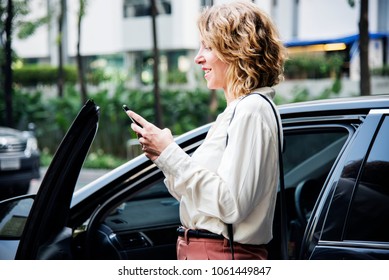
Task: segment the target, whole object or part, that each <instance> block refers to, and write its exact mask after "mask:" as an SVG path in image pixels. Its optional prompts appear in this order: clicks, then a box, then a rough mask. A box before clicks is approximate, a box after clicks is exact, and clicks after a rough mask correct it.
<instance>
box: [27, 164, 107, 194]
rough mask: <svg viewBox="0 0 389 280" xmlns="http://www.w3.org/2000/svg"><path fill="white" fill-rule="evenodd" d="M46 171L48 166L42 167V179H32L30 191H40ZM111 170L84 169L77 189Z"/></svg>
mask: <svg viewBox="0 0 389 280" xmlns="http://www.w3.org/2000/svg"><path fill="white" fill-rule="evenodd" d="M46 171H47V167H41V169H40V172H41V177H40V179H34V180H31V185H30V190H29V192H28V193H36V192H37V191H38V189H39V186H40V185H41V182H42V180H43V177H44V176H45V174H46ZM109 171H110V170H106V169H82V170H81V173H80V176H79V178H78V181H77V184H76V190H77V189H79V188H82V187H83V186H85V185H87V184H88V183H90V182H92V181H93V180H95V179H97V178H99V177H101V176H102V175H104V174H105V173H107V172H109Z"/></svg>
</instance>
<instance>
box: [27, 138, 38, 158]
mask: <svg viewBox="0 0 389 280" xmlns="http://www.w3.org/2000/svg"><path fill="white" fill-rule="evenodd" d="M24 153H25V155H26V156H31V155H32V154H34V153H38V141H37V139H36V138H35V137H30V138H28V139H27V146H26V150H25V151H24Z"/></svg>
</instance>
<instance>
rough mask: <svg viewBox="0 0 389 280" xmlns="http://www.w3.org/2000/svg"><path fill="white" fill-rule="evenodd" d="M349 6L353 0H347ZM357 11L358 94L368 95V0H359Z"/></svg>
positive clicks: (369, 90) (369, 85)
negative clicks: (358, 9) (359, 4)
mask: <svg viewBox="0 0 389 280" xmlns="http://www.w3.org/2000/svg"><path fill="white" fill-rule="evenodd" d="M348 2H349V4H350V6H351V7H354V6H355V0H348ZM360 3H361V7H360V13H359V24H358V27H359V58H360V76H361V77H360V85H359V87H360V92H361V93H360V94H361V95H370V94H371V93H370V92H371V89H370V88H371V83H370V69H369V0H361V1H360Z"/></svg>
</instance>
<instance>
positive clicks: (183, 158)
mask: <svg viewBox="0 0 389 280" xmlns="http://www.w3.org/2000/svg"><path fill="white" fill-rule="evenodd" d="M246 103H247V102H246ZM239 106H241V105H240V104H239ZM249 107H250V105H249ZM261 107H264V108H266V110H271V108H270V109H267V106H261ZM247 109H250V108H245V106H244V105H243V104H242V106H241V107H240V108H239V110H237V111H236V114H235V116H234V118H233V120H232V122H231V123H230V125H229V127H228V130H227V133H228V136H229V139H228V144H227V146H226V149H225V152H224V153H223V156H222V159H221V162H220V165H219V168H218V170H217V172H211V171H210V170H207V169H206V168H203V167H202V166H201V165H200V164H198V163H196V162H195V161H194V160H193V159H192V158H191V157H190V156H189V155H188V154H186V153H185V152H184V151H183V150H182V149H181V148H180V147H179V146H178V145H177V144H176V143H172V144H170V145H169V146H168V147H167V148H166V149H165V150H164V151H163V153H162V154H161V155H160V156H159V158H158V159H157V160H156V162H155V163H156V164H157V166H159V167H160V168H161V170H162V171H163V172H164V174H165V176H166V180H165V183H166V186H167V188H168V189H169V191H170V193H171V194H172V195H173V196H174V197H175V198H176V199H178V200H180V201H181V200H190V201H192V203H193V204H194V205H195V208H196V209H197V211H199V212H201V213H203V214H204V215H207V216H210V217H216V218H219V219H220V220H222V221H223V222H225V223H236V222H240V221H241V220H243V219H245V217H246V216H247V215H248V214H249V213H250V212H251V210H252V208H253V207H254V205H256V203H258V201H260V197H261V195H263V192H267V191H268V190H267V189H266V186H267V185H271V184H269V182H267V179H266V175H265V174H266V172H277V169H276V167H277V166H276V162H277V160H274V159H275V158H276V157H275V156H274V155H273V154H272V153H274V152H275V151H277V149H276V141H274V139H275V138H274V130H272V129H270V128H269V126H268V124H267V122H268V121H269V118H268V115H269V114H270V113H269V112H265V117H264V112H263V111H260V110H261V108H259V109H258V106H256V108H255V110H247ZM264 110H265V109H264ZM259 112H260V113H259ZM271 114H272V113H271ZM266 116H267V117H266ZM265 119H266V121H265ZM270 121H272V124H274V125H275V123H274V120H273V119H272V118H271V117H270ZM271 177H272V176H271Z"/></svg>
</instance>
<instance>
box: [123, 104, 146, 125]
mask: <svg viewBox="0 0 389 280" xmlns="http://www.w3.org/2000/svg"><path fill="white" fill-rule="evenodd" d="M123 110H124V112H126V113H127V111H129V110H130V108H128V107H127V105H123ZM127 116H128V115H127ZM128 117H129V118H130V119H131V121H132V122H133V123H135V124H136V125H138V126H140V127H142V128H143V126H141V125H140V123H138V122H137V121H136V120H134V119H133V118H131V117H130V116H128Z"/></svg>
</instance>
